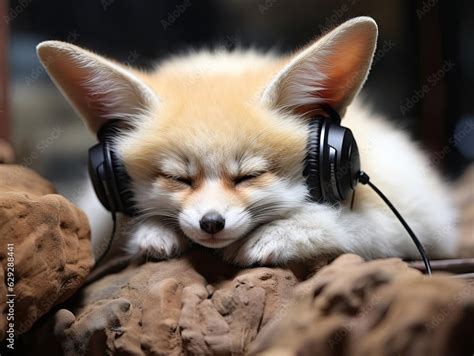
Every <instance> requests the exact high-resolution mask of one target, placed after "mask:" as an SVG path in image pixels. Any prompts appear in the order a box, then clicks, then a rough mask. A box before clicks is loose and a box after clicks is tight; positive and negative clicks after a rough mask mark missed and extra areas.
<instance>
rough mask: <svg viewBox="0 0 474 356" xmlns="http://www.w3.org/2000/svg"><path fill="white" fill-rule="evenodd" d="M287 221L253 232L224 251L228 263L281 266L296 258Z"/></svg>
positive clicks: (273, 223) (274, 223)
mask: <svg viewBox="0 0 474 356" xmlns="http://www.w3.org/2000/svg"><path fill="white" fill-rule="evenodd" d="M285 221H286V220H277V221H274V222H272V223H269V224H266V225H263V226H261V227H259V228H258V229H256V230H255V231H253V232H252V233H251V234H250V235H249V236H248V237H247V238H245V239H244V240H242V241H237V242H235V243H233V244H232V245H229V246H227V247H225V248H224V250H223V257H224V259H225V260H226V261H229V262H232V263H234V264H237V265H240V266H249V265H253V264H258V265H279V264H283V263H286V262H288V261H289V260H291V259H292V258H293V257H294V254H295V251H294V248H293V246H292V244H291V243H290V238H291V235H290V231H288V230H287V228H286V226H287V225H286V223H285Z"/></svg>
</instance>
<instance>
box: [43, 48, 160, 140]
mask: <svg viewBox="0 0 474 356" xmlns="http://www.w3.org/2000/svg"><path fill="white" fill-rule="evenodd" d="M37 52H38V57H39V58H40V61H41V63H42V64H43V66H44V67H45V69H46V71H47V72H48V73H49V75H50V76H51V78H52V80H53V81H54V83H55V84H56V85H57V86H58V88H59V89H60V90H61V92H62V93H63V94H64V96H65V97H66V98H67V99H68V100H69V101H70V103H71V104H72V106H73V107H74V108H75V109H76V110H77V112H78V113H79V114H80V115H81V116H82V118H83V119H84V121H85V122H86V124H87V126H88V127H89V128H90V129H91V130H92V131H93V132H97V130H98V129H99V128H100V127H101V126H102V125H103V124H104V122H105V121H106V120H108V119H113V118H118V119H122V118H123V119H127V118H133V117H135V116H136V115H138V114H140V112H142V111H143V109H147V108H150V106H153V105H155V104H156V102H157V101H158V98H157V96H156V95H155V93H154V92H153V90H152V89H150V88H149V87H148V86H147V85H146V84H145V83H144V81H143V80H142V79H140V73H139V72H136V71H134V70H132V69H129V68H126V67H125V66H122V65H120V64H118V63H115V62H113V61H110V60H107V59H105V58H103V57H101V56H98V55H96V54H93V53H91V52H89V51H86V50H84V49H82V48H79V47H77V46H74V45H72V44H69V43H64V42H58V41H46V42H42V43H40V44H39V45H38V47H37Z"/></svg>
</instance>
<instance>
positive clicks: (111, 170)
mask: <svg viewBox="0 0 474 356" xmlns="http://www.w3.org/2000/svg"><path fill="white" fill-rule="evenodd" d="M117 131H118V130H117V127H116V126H115V125H114V122H113V121H112V122H110V123H108V124H107V125H105V126H104V127H102V128H101V129H100V130H99V132H98V134H97V136H98V138H99V143H98V144H96V145H95V146H93V147H92V148H90V149H89V176H90V178H91V181H92V185H93V187H94V190H95V192H96V195H97V197H98V198H99V201H100V202H101V203H102V205H103V206H104V207H105V208H106V209H107V210H109V211H111V212H121V213H124V214H127V215H134V213H135V211H134V208H133V194H132V192H131V189H130V188H131V179H130V176H129V175H128V174H127V172H126V170H125V167H124V165H123V163H122V162H121V160H120V159H118V157H117V156H116V154H115V152H114V150H113V147H112V143H113V137H115V136H116V135H117Z"/></svg>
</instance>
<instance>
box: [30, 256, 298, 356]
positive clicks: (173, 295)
mask: <svg viewBox="0 0 474 356" xmlns="http://www.w3.org/2000/svg"><path fill="white" fill-rule="evenodd" d="M297 283H298V280H297V278H296V277H295V276H294V274H293V273H292V272H291V271H289V270H286V269H281V268H266V267H259V268H253V269H244V270H239V269H238V268H236V267H233V266H230V265H228V264H226V263H224V262H222V261H221V260H220V258H219V257H218V256H216V255H215V254H214V253H212V252H209V251H206V250H201V249H197V250H195V251H193V252H192V253H191V254H188V255H186V256H184V257H181V258H179V259H174V260H170V261H161V262H147V263H145V264H141V265H131V266H128V267H127V268H126V269H124V270H123V271H121V272H119V273H115V274H111V275H108V276H106V277H103V278H101V279H99V280H98V281H95V282H94V283H92V284H91V285H89V286H87V287H85V288H84V289H83V290H82V291H81V293H80V295H78V296H77V298H76V300H77V301H78V302H77V304H74V305H72V306H71V308H70V309H69V310H65V309H63V310H60V311H59V312H58V313H57V314H56V316H55V319H54V320H52V323H53V326H48V325H46V326H45V330H46V329H49V330H51V329H53V330H54V335H55V338H56V343H57V344H58V345H59V346H60V348H61V349H62V353H63V354H65V355H85V354H86V353H87V354H100V355H102V354H108V353H112V354H133V355H144V354H151V355H183V354H190V355H213V354H229V353H231V352H232V353H233V354H235V355H241V354H245V353H246V351H247V349H248V347H249V345H250V343H251V342H252V341H253V340H254V339H255V337H256V335H257V334H258V333H259V332H260V331H261V330H262V329H264V328H265V327H266V326H267V324H269V322H270V320H272V319H275V318H277V317H278V314H279V313H280V311H281V310H282V308H284V306H285V305H286V304H287V303H289V300H290V298H291V296H292V294H293V290H294V288H295V286H296V284H297ZM43 334H44V333H43ZM43 334H42V333H40V335H43ZM37 342H41V340H37Z"/></svg>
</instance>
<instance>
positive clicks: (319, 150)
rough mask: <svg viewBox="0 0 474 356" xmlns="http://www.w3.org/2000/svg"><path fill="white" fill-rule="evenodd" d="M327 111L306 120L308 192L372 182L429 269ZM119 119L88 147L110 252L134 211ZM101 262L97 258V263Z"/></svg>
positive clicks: (327, 199)
mask: <svg viewBox="0 0 474 356" xmlns="http://www.w3.org/2000/svg"><path fill="white" fill-rule="evenodd" d="M321 107H322V109H323V114H320V115H318V116H315V117H313V118H311V119H310V121H309V123H308V138H307V152H306V157H305V160H304V169H303V176H304V178H305V180H306V185H307V187H308V190H309V198H310V199H311V200H312V201H314V202H317V203H329V204H337V203H338V202H340V201H343V200H345V199H347V198H348V197H349V195H350V194H351V193H352V192H354V191H355V188H356V186H357V183H359V182H360V183H361V184H364V185H365V184H367V185H369V186H370V187H371V188H372V189H373V190H374V191H375V192H376V193H377V194H378V195H379V196H380V198H381V199H382V200H383V201H384V202H385V203H386V204H387V205H388V207H389V208H390V209H391V210H392V212H393V213H394V214H395V216H396V217H397V218H398V220H400V222H401V224H402V225H403V227H404V228H405V229H406V231H407V232H408V234H409V235H410V237H411V238H412V240H413V242H414V243H415V245H416V247H417V249H418V251H419V252H420V255H421V258H422V260H423V262H424V264H425V269H426V272H427V273H428V274H431V265H430V262H429V259H428V256H427V255H426V252H425V250H424V248H423V245H422V244H421V243H420V241H419V240H418V238H417V237H416V235H415V234H414V233H413V231H412V230H411V228H410V227H409V226H408V224H407V223H406V222H405V220H404V219H403V217H402V216H401V215H400V213H399V212H398V211H397V209H396V208H395V207H394V206H393V205H392V203H391V202H390V201H389V200H388V198H387V197H386V196H385V195H384V194H383V193H382V192H381V191H380V190H379V189H378V188H377V187H376V186H375V185H374V184H373V183H372V182H370V178H369V176H368V175H367V174H366V173H364V172H363V171H361V170H360V157H359V150H358V148H357V143H356V141H355V138H354V136H353V135H352V132H351V130H350V129H348V128H346V127H344V126H341V118H340V116H339V114H338V113H337V112H336V111H335V110H334V109H333V108H331V107H330V106H329V105H322V106H321ZM117 123H118V120H111V121H110V122H108V123H107V124H105V125H104V126H103V127H102V128H101V129H100V130H99V132H98V133H97V137H98V139H99V143H98V144H96V145H95V146H93V147H91V148H90V149H89V163H88V168H89V175H90V178H91V181H92V185H93V186H94V190H95V193H96V195H97V197H98V198H99V200H100V202H101V203H102V205H103V206H104V207H105V208H106V209H107V210H109V211H110V212H111V213H112V219H113V221H114V229H113V232H112V237H111V238H110V240H109V243H108V246H107V249H106V250H105V251H104V252H103V253H102V255H101V257H100V258H99V262H100V261H101V260H102V258H103V257H104V256H105V255H106V254H107V251H108V250H109V248H110V245H111V243H112V240H113V236H114V234H115V213H123V214H126V215H129V216H134V215H136V210H135V208H134V201H133V193H132V191H131V179H130V176H129V175H128V174H127V171H126V169H125V166H124V164H123V162H122V161H121V160H120V159H119V158H118V157H117V154H116V152H115V151H114V149H113V147H114V138H115V137H116V135H117V133H118V132H119V130H120V129H119V126H118V124H117ZM99 262H98V263H99Z"/></svg>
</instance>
